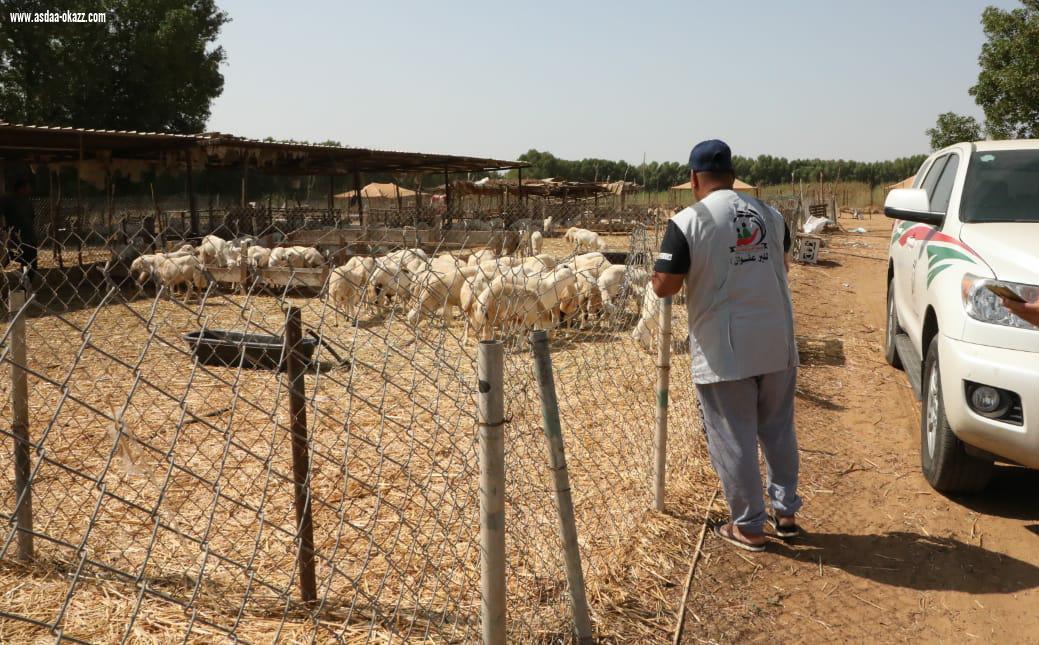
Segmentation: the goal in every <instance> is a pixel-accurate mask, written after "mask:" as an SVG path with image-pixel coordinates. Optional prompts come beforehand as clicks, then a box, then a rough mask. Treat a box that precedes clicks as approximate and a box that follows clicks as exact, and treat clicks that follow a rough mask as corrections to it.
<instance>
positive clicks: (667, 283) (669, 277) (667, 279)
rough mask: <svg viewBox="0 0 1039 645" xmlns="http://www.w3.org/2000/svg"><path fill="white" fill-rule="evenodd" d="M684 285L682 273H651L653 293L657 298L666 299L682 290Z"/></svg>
mask: <svg viewBox="0 0 1039 645" xmlns="http://www.w3.org/2000/svg"><path fill="white" fill-rule="evenodd" d="M684 283H685V274H684V273H660V272H659V271H654V272H653V293H655V294H657V297H658V298H667V297H668V296H673V295H675V294H676V293H678V292H679V291H681V290H682V285H683V284H684Z"/></svg>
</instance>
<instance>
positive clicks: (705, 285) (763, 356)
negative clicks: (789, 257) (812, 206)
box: [672, 190, 797, 384]
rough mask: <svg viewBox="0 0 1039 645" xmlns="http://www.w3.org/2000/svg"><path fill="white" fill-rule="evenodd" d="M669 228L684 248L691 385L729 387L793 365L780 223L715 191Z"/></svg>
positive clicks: (762, 209)
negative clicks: (675, 230) (674, 227)
mask: <svg viewBox="0 0 1039 645" xmlns="http://www.w3.org/2000/svg"><path fill="white" fill-rule="evenodd" d="M672 221H674V222H675V224H676V225H677V226H678V229H679V230H680V231H682V233H683V234H684V235H685V238H686V241H687V243H688V244H689V256H690V265H689V274H688V275H687V276H686V305H687V308H688V312H689V350H690V352H691V353H692V369H693V382H694V383H700V384H705V383H717V382H718V381H735V380H739V379H744V378H748V377H751V376H757V375H760V374H768V373H770V372H778V371H780V370H785V369H788V368H791V367H795V366H797V344H796V342H795V341H794V314H793V306H792V304H791V302H790V290H789V287H788V285H787V279H786V269H785V268H784V264H783V255H784V251H783V232H784V222H783V218H782V216H781V215H780V214H779V213H778V212H776V211H775V210H773V209H772V208H770V207H768V206H766V205H765V204H763V203H761V202H760V201H759V200H757V199H755V198H753V197H750V196H749V195H743V194H738V193H736V192H734V191H731V190H719V191H715V192H713V193H711V194H710V195H708V196H707V197H706V198H704V199H703V200H702V201H701V202H699V203H697V204H695V205H693V206H692V207H690V208H686V209H685V210H683V211H681V212H680V213H678V214H676V215H675V216H674V217H673V218H672Z"/></svg>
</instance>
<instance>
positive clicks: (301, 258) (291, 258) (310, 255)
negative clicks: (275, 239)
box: [267, 246, 325, 269]
mask: <svg viewBox="0 0 1039 645" xmlns="http://www.w3.org/2000/svg"><path fill="white" fill-rule="evenodd" d="M324 263H325V256H323V255H321V252H320V251H318V250H317V249H315V248H314V247H312V246H279V247H276V248H273V249H271V254H270V258H269V259H268V261H267V265H268V266H270V267H271V268H285V267H288V268H292V269H308V268H317V267H320V266H321V265H323V264H324Z"/></svg>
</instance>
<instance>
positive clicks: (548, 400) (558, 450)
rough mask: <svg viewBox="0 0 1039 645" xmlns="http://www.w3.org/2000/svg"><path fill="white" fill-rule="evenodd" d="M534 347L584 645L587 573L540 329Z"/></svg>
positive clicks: (588, 634)
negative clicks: (579, 540)
mask: <svg viewBox="0 0 1039 645" xmlns="http://www.w3.org/2000/svg"><path fill="white" fill-rule="evenodd" d="M530 342H531V344H532V345H533V347H534V373H535V375H536V376H537V380H538V390H539V394H540V398H541V418H542V421H543V425H544V429H545V440H546V441H547V442H548V460H549V469H550V470H551V471H552V477H553V483H554V484H555V489H556V508H557V510H558V511H559V536H560V538H561V539H562V541H563V558H564V559H565V561H566V579H567V583H568V584H569V586H570V601H571V604H572V606H573V612H574V628H575V629H576V631H577V638H578V640H579V641H580V642H581V643H591V642H592V621H591V619H590V618H589V617H588V598H587V596H586V595H585V589H584V571H583V569H582V568H581V550H580V548H579V547H578V544H577V524H576V523H575V521H574V500H573V498H572V497H571V495H570V473H569V471H568V470H567V468H566V451H565V449H564V446H563V431H562V426H561V424H560V422H559V402H558V400H557V399H556V384H555V378H554V377H553V375H552V356H551V354H550V353H549V348H548V332H546V331H544V330H538V331H535V332H532V333H531V335H530Z"/></svg>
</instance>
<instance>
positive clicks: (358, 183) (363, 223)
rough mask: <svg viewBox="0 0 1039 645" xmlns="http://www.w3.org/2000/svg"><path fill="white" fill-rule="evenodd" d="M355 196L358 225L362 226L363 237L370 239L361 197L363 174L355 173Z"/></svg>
mask: <svg viewBox="0 0 1039 645" xmlns="http://www.w3.org/2000/svg"><path fill="white" fill-rule="evenodd" d="M354 195H355V196H356V197H357V223H358V224H359V225H360V226H361V236H362V237H363V238H364V239H368V220H366V219H365V218H364V198H362V197H361V173H360V171H357V170H355V171H354Z"/></svg>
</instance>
